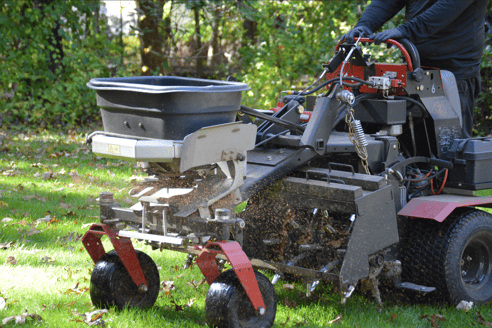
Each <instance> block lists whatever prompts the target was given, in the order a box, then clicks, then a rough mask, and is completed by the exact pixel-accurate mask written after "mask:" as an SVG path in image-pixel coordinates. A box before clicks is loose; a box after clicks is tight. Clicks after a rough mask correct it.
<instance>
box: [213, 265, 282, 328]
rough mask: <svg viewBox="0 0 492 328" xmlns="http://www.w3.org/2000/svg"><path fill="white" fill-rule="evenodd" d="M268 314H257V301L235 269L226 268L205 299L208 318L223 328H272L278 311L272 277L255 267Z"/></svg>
mask: <svg viewBox="0 0 492 328" xmlns="http://www.w3.org/2000/svg"><path fill="white" fill-rule="evenodd" d="M255 276H256V281H257V282H258V287H259V288H260V292H261V296H262V297H263V302H264V303H265V308H266V311H265V314H264V315H258V316H257V315H256V313H255V309H254V308H253V305H252V304H251V302H250V301H249V298H248V296H247V295H246V293H245V292H244V289H243V287H242V285H241V283H240V282H239V279H238V278H237V277H236V274H235V273H234V271H233V270H228V271H225V272H222V273H221V274H220V276H218V277H217V279H216V280H215V281H214V282H213V283H212V284H211V285H210V289H209V290H208V294H207V298H206V300H205V312H206V313H207V322H208V323H209V325H210V326H212V327H220V328H269V327H272V326H273V322H274V320H275V315H276V312H277V298H276V296H275V290H274V288H273V286H272V284H271V283H270V281H269V280H268V279H267V278H266V277H265V276H264V275H263V274H261V273H259V272H256V271H255Z"/></svg>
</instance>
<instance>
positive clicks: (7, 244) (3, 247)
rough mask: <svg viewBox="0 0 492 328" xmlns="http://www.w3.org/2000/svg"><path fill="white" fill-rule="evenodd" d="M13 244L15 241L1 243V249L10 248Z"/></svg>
mask: <svg viewBox="0 0 492 328" xmlns="http://www.w3.org/2000/svg"><path fill="white" fill-rule="evenodd" d="M13 244H14V242H13V241H9V242H8V243H0V249H9V248H10V246H12V245H13Z"/></svg>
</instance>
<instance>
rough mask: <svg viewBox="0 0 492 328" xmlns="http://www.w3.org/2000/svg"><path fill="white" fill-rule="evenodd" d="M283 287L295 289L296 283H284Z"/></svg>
mask: <svg viewBox="0 0 492 328" xmlns="http://www.w3.org/2000/svg"><path fill="white" fill-rule="evenodd" d="M282 288H283V289H289V290H294V288H295V287H294V285H293V284H292V285H291V284H283V286H282Z"/></svg>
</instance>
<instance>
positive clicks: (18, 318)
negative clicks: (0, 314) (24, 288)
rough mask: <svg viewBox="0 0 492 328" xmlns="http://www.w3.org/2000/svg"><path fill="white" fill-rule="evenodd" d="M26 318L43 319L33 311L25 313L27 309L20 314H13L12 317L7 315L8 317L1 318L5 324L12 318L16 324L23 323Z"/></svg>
mask: <svg viewBox="0 0 492 328" xmlns="http://www.w3.org/2000/svg"><path fill="white" fill-rule="evenodd" d="M27 318H31V319H32V320H38V321H40V322H42V321H43V318H41V316H40V315H39V314H35V313H32V314H27V311H26V312H24V313H23V314H21V315H15V316H12V317H8V318H5V319H3V320H2V325H6V324H7V323H9V322H10V321H14V320H15V323H16V324H18V325H23V324H25V323H26V319H27Z"/></svg>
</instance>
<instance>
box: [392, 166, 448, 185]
mask: <svg viewBox="0 0 492 328" xmlns="http://www.w3.org/2000/svg"><path fill="white" fill-rule="evenodd" d="M446 170H447V169H441V170H439V171H438V172H437V173H435V174H433V175H430V176H428V177H427V178H421V179H403V180H402V181H409V182H421V181H426V180H430V179H434V178H435V177H438V176H440V175H441V174H443V173H444V172H446Z"/></svg>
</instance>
